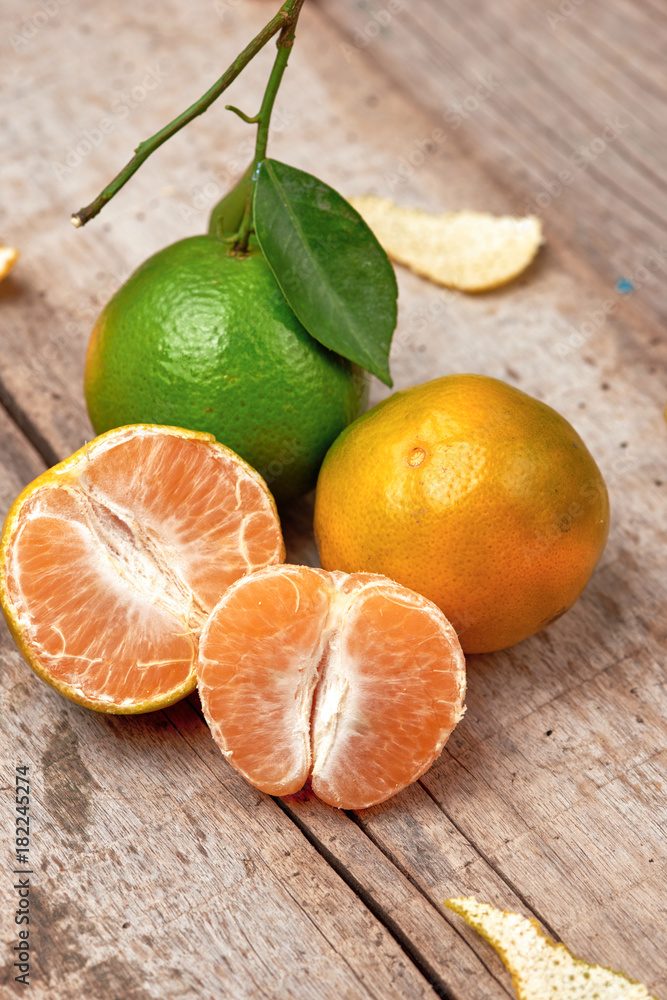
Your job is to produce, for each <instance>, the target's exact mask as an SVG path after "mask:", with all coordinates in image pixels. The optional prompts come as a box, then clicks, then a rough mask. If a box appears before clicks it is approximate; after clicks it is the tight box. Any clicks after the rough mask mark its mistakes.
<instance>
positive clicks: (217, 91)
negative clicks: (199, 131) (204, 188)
mask: <svg viewBox="0 0 667 1000" xmlns="http://www.w3.org/2000/svg"><path fill="white" fill-rule="evenodd" d="M303 2H304V0H285V3H283V5H282V7H281V8H280V10H279V11H278V13H277V14H276V15H275V17H273V18H272V19H271V20H270V21H269V23H268V24H267V25H266V26H265V27H264V28H262V30H261V31H260V32H259V34H258V35H256V36H255V38H253V40H252V41H251V42H250V44H249V45H247V46H246V47H245V49H244V50H243V52H241V53H240V54H239V55H238V56H237V57H236V59H235V60H234V62H233V63H232V64H231V66H229V67H228V69H226V70H225V72H224V73H223V74H222V76H221V77H220V79H219V80H218V81H217V82H216V83H214V84H213V86H212V87H210V88H209V90H207V91H206V93H205V94H204V95H203V96H202V97H200V98H199V100H198V101H195V103H194V104H193V105H191V106H190V107H189V108H188V109H187V110H186V111H183V112H182V114H180V115H178V117H177V118H174V120H173V121H172V122H170V123H169V125H166V126H165V127H164V128H162V129H160V131H159V132H156V133H155V135H154V136H151V138H150V139H145V140H144V141H143V142H140V143H139V145H138V146H137V148H136V149H135V151H134V156H133V157H132V159H131V160H130V161H129V162H128V163H127V164H126V165H125V166H124V167H123V169H122V170H121V171H120V173H119V174H117V175H116V176H115V177H114V179H113V180H112V181H111V183H110V184H108V185H107V186H106V187H105V188H104V190H103V191H102V192H101V193H100V194H99V195H98V196H97V198H95V200H94V201H92V202H91V203H90V205H86V207H85V208H81V209H79V211H78V212H75V213H74V214H73V215H72V217H71V219H70V221H71V223H72V225H73V226H74V227H75V228H77V229H78V228H79V227H80V226H85V224H86V223H87V222H89V221H90V220H91V219H92V218H94V217H95V216H96V215H97V214H98V212H100V211H101V209H102V208H104V206H105V205H106V203H107V202H108V201H111V199H112V198H113V196H114V195H115V194H117V193H118V191H120V189H121V188H122V187H123V186H124V185H125V184H126V183H127V182H128V181H129V179H130V177H132V175H133V174H135V173H136V171H137V170H138V169H139V167H140V166H141V165H142V163H144V161H145V160H147V159H148V157H149V156H150V155H151V153H154V152H155V150H156V149H158V148H159V147H160V146H161V145H162V143H163V142H166V141H167V139H170V138H171V136H172V135H175V134H176V133H177V132H180V130H181V129H182V128H183V127H184V126H185V125H187V124H188V122H191V121H192V119H193V118H196V117H197V115H201V114H203V113H204V111H207V110H208V108H210V106H211V105H212V104H213V102H214V101H215V100H217V98H218V97H220V95H221V94H222V93H223V92H224V91H225V90H226V89H227V88H228V87H229V85H230V84H231V83H233V81H234V80H235V79H236V77H237V76H238V75H239V73H240V72H241V71H242V70H243V69H245V67H246V66H247V65H248V63H249V62H250V60H251V59H253V58H254V57H255V56H256V55H257V53H258V52H259V51H260V49H262V48H263V47H264V46H265V45H266V43H267V42H268V41H269V40H270V39H271V38H273V36H274V35H276V34H277V33H278V32H279V31H280V32H281V36H280V38H281V40H283V39H284V38H285V37H286V33H289V31H290V30H292V38H293V37H294V34H293V28H294V25H295V23H296V19H297V18H298V16H299V12H300V10H301V7H302V6H303ZM279 44H280V42H279ZM290 44H291V43H290ZM288 51H289V50H288ZM285 62H287V60H286V59H285ZM283 69H284V67H283ZM274 71H275V67H274ZM281 75H282V74H281ZM272 76H273V74H272ZM274 96H275V95H274ZM263 106H264V105H263V104H262V107H263Z"/></svg>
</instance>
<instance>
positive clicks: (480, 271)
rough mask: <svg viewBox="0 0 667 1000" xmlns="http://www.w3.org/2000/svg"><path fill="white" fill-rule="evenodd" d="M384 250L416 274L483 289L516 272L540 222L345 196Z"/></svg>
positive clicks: (530, 251)
mask: <svg viewBox="0 0 667 1000" xmlns="http://www.w3.org/2000/svg"><path fill="white" fill-rule="evenodd" d="M349 200H350V203H351V204H352V205H353V206H354V207H355V208H356V210H357V211H358V212H359V214H360V215H362V216H363V218H364V219H365V221H366V222H367V223H368V225H369V226H370V228H371V229H372V230H373V232H374V233H375V235H376V236H377V238H378V240H379V242H380V243H381V245H382V246H383V248H384V250H385V251H386V253H387V254H388V256H389V257H391V259H392V260H394V261H396V263H397V264H404V265H405V266H406V267H409V268H410V269H411V270H413V271H414V272H415V273H416V274H420V275H421V276H422V277H424V278H428V279H429V280H430V281H434V282H436V284H439V285H446V286H448V287H449V288H458V289H460V290H461V291H463V292H486V291H490V290H491V289H493V288H498V287H499V286H501V285H505V284H507V282H508V281H512V280H513V279H514V278H516V277H518V275H520V274H521V273H522V272H523V271H525V269H526V268H527V267H528V265H529V264H530V263H531V262H532V260H533V258H534V257H535V254H536V253H537V251H538V250H539V248H540V246H541V244H542V242H543V235H542V222H541V220H540V219H539V217H538V216H536V215H526V216H522V217H518V216H513V215H491V214H490V213H488V212H471V211H464V212H443V213H442V214H440V215H437V214H433V213H432V212H423V211H421V210H420V209H418V208H407V207H405V206H402V205H396V204H394V202H392V201H391V200H390V199H389V198H379V197H376V196H375V195H363V196H360V197H356V198H350V199H349Z"/></svg>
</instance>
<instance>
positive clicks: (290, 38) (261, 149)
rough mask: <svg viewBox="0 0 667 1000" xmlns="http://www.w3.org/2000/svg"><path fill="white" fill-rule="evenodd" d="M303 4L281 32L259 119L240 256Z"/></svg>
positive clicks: (245, 246) (299, 1) (238, 244)
mask: <svg viewBox="0 0 667 1000" xmlns="http://www.w3.org/2000/svg"><path fill="white" fill-rule="evenodd" d="M303 4H304V0H295V3H294V4H293V7H292V16H291V18H290V21H289V22H288V23H286V24H285V26H284V27H283V29H282V31H281V32H280V35H279V37H278V41H277V43H276V44H277V47H278V54H277V55H276V60H275V62H274V64H273V69H272V70H271V75H270V76H269V80H268V83H267V85H266V90H265V91H264V97H263V98H262V106H261V108H260V109H259V112H258V113H257V115H256V116H255V119H256V121H257V123H258V128H257V142H256V143H255V157H254V159H253V162H252V170H251V172H250V181H249V183H248V194H247V197H246V207H245V212H244V214H243V220H242V222H241V226H240V228H239V233H238V237H237V239H236V240H235V247H234V249H235V251H236V252H238V253H245V252H246V251H247V249H248V240H249V238H250V233H251V232H252V198H253V192H254V188H255V184H256V183H257V174H258V170H259V165H260V163H261V162H262V160H263V159H264V157H265V156H266V147H267V144H268V141H269V126H270V124H271V113H272V111H273V105H274V104H275V100H276V95H277V93H278V88H279V87H280V82H281V80H282V78H283V74H284V72H285V70H286V69H287V60H288V59H289V56H290V52H291V51H292V46H293V45H294V35H295V32H296V23H297V21H298V19H299V14H300V13H301V8H302V7H303Z"/></svg>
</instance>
